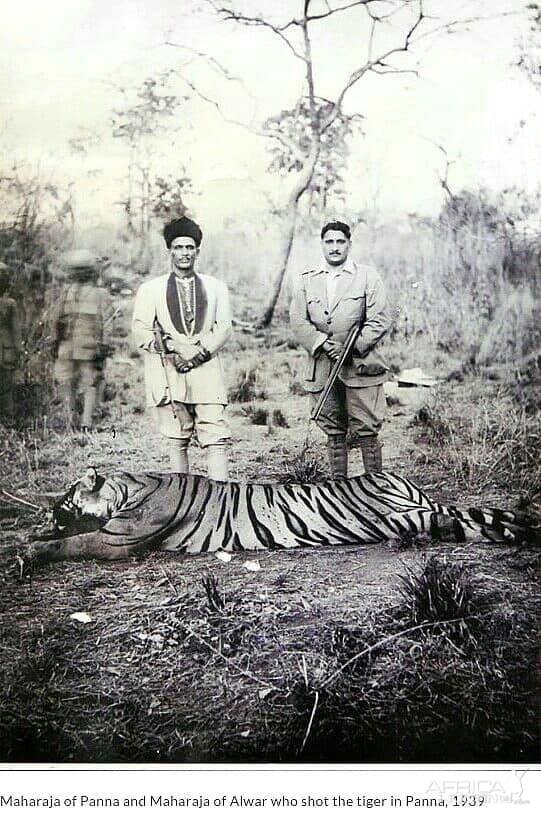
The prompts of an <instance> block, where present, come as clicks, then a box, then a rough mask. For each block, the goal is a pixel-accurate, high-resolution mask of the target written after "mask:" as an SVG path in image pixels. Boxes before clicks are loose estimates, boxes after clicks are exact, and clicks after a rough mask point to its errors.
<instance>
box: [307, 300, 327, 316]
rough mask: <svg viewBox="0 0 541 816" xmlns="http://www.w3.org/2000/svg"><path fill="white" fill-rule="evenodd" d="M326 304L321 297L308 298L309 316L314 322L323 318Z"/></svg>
mask: <svg viewBox="0 0 541 816" xmlns="http://www.w3.org/2000/svg"><path fill="white" fill-rule="evenodd" d="M326 308H327V307H326V304H325V303H324V302H323V300H322V298H320V297H315V296H314V297H310V296H308V297H307V298H306V309H307V311H308V317H309V318H310V320H312V321H313V322H316V321H319V320H321V318H322V317H323V311H324V309H326Z"/></svg>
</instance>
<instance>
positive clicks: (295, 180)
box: [168, 0, 501, 327]
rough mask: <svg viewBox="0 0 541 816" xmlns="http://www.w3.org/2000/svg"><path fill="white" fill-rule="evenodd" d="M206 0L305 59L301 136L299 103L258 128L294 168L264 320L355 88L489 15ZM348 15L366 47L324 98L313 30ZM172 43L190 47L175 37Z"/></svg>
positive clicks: (393, 0) (339, 3) (315, 2)
mask: <svg viewBox="0 0 541 816" xmlns="http://www.w3.org/2000/svg"><path fill="white" fill-rule="evenodd" d="M205 2H206V4H207V5H208V6H209V7H210V8H211V9H212V10H213V12H214V13H215V14H216V15H217V16H218V17H219V19H220V20H222V21H223V22H224V23H229V24H233V25H236V26H248V27H253V28H255V29H259V30H261V31H266V32H267V33H270V34H271V35H272V36H273V37H275V38H276V39H277V40H278V41H279V42H280V43H281V44H282V45H283V47H284V48H285V49H286V51H287V53H288V54H289V56H290V57H291V58H292V59H294V60H296V61H298V62H300V64H301V66H302V87H301V88H300V89H299V95H298V99H299V102H298V104H297V109H298V110H299V112H300V111H301V110H302V112H303V115H304V119H305V123H304V128H303V129H304V133H303V136H302V138H300V139H299V138H295V134H292V133H291V132H289V131H290V128H288V127H287V126H284V125H287V121H285V120H287V119H289V120H290V121H291V120H292V118H293V117H294V111H285V112H284V113H285V114H286V116H285V120H284V117H283V116H282V118H281V119H280V117H276V118H275V125H276V126H274V127H269V126H267V127H266V128H261V129H260V131H259V132H260V133H261V135H265V136H269V137H271V138H272V139H274V140H276V141H277V142H278V143H279V145H280V149H281V154H282V155H283V156H287V157H289V159H290V161H291V166H292V167H294V170H295V172H294V173H293V172H292V173H290V174H288V179H289V180H290V183H289V184H288V185H287V192H286V195H285V200H284V204H283V206H282V208H281V210H282V212H283V214H284V223H285V229H284V232H283V235H282V240H281V244H280V246H279V248H278V260H277V269H276V275H275V277H274V280H273V282H272V284H271V286H270V290H269V294H268V298H267V301H266V302H265V304H264V307H263V310H262V313H261V315H260V317H259V319H258V325H259V326H262V327H265V326H268V325H269V324H270V322H271V321H272V317H273V314H274V310H275V307H276V303H277V301H278V298H279V295H280V291H281V288H282V283H283V280H284V276H285V272H286V269H287V264H288V260H289V257H290V253H291V247H292V244H293V238H294V235H295V227H296V222H297V216H298V211H299V202H300V200H301V198H302V196H303V195H304V194H305V193H306V192H307V191H308V190H309V189H310V186H311V184H312V183H313V180H314V177H315V175H316V174H317V172H318V167H319V164H318V163H319V162H320V158H321V156H322V145H323V143H324V139H325V137H326V134H328V133H329V131H331V129H332V128H333V127H336V124H337V123H342V124H343V125H344V126H345V127H348V126H350V125H351V123H352V122H353V121H354V120H355V118H360V115H359V113H355V114H351V113H350V112H348V111H347V110H346V109H345V104H346V101H347V100H348V97H349V96H350V94H351V91H352V89H353V88H355V87H356V86H357V85H358V84H359V83H360V82H361V81H362V80H364V79H365V78H366V77H368V76H369V75H372V76H373V75H375V74H376V75H383V76H384V75H388V74H404V73H413V74H416V71H415V70H414V69H412V68H411V67H408V63H407V61H406V62H404V60H403V59H401V58H404V57H406V59H407V58H408V56H409V52H410V51H411V50H412V48H413V46H414V45H415V44H416V43H418V42H419V40H422V39H424V38H426V37H428V36H429V35H434V34H437V33H445V32H448V33H451V32H453V31H456V30H458V28H459V27H460V26H461V25H467V24H469V23H472V22H476V21H478V20H479V19H483V18H479V17H475V18H474V17H471V18H467V19H461V20H455V19H452V20H449V19H448V20H446V21H443V22H442V21H441V20H438V19H437V18H435V17H433V16H430V15H428V14H427V13H425V9H424V3H425V2H429V0H296V3H297V4H298V14H297V15H296V16H294V17H288V18H286V19H279V17H280V15H279V10H278V12H277V13H276V14H274V15H273V13H272V12H269V13H268V14H267V15H264V14H262V13H257V14H251V13H248V12H245V11H244V10H243V8H241V7H242V6H243V0H205ZM346 16H349V17H351V24H352V25H357V24H358V23H359V19H360V18H362V19H364V22H365V26H366V29H365V30H366V35H365V38H364V43H363V48H362V49H361V48H359V52H361V50H362V55H361V53H359V59H358V62H357V65H356V66H355V67H354V69H353V70H351V71H350V73H348V74H347V75H345V76H343V77H342V79H341V82H340V84H339V87H338V89H337V91H336V92H335V94H334V98H333V99H330V100H329V99H325V100H323V99H322V96H321V95H320V93H319V89H318V87H317V86H318V84H319V82H318V79H319V76H320V73H321V72H320V71H319V68H320V58H319V56H318V55H317V53H316V49H315V48H314V32H315V31H316V29H317V28H318V27H321V26H325V25H326V24H328V23H329V21H331V19H332V18H338V17H340V18H342V17H346ZM499 16H501V15H499ZM485 19H486V18H485ZM168 44H169V45H175V46H176V47H183V48H185V46H181V45H180V46H179V44H176V43H172V42H169V43H168ZM187 50H190V49H187ZM192 53H193V54H195V56H196V57H197V58H198V59H200V58H206V59H207V60H209V65H211V68H212V69H213V70H214V71H218V72H219V73H221V74H222V76H224V77H225V78H227V79H238V78H236V77H232V76H231V75H230V74H229V73H228V71H227V69H226V68H224V67H223V66H222V65H221V64H220V63H218V62H217V61H216V60H211V59H210V58H208V57H205V55H203V54H201V53H200V52H192ZM183 79H184V81H185V82H187V84H188V85H189V87H190V88H191V89H192V91H194V93H195V94H196V95H198V96H199V97H200V98H201V99H204V100H205V101H206V102H209V103H211V104H212V105H214V106H215V107H216V109H217V110H219V111H220V113H221V114H222V116H223V117H224V119H226V120H227V121H232V120H231V119H228V118H227V117H226V116H225V115H224V113H223V111H222V110H221V106H220V104H219V102H218V101H216V100H213V99H211V98H210V97H209V96H208V94H207V93H203V92H201V91H200V90H199V88H198V87H197V85H196V84H195V83H194V82H193V81H191V80H189V79H187V78H186V77H185V76H184V77H183ZM270 121H271V120H269V122H270ZM236 124H243V126H244V127H248V128H249V129H250V130H252V131H254V127H253V124H252V123H249V124H248V123H239V122H237V123H236ZM267 124H269V123H267ZM278 124H279V125H280V126H278Z"/></svg>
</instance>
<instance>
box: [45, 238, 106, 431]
mask: <svg viewBox="0 0 541 816" xmlns="http://www.w3.org/2000/svg"><path fill="white" fill-rule="evenodd" d="M62 265H63V267H64V269H65V271H66V273H67V276H68V281H67V282H66V283H65V284H64V286H63V287H62V291H61V293H60V297H59V301H58V304H57V306H56V308H55V309H54V312H53V316H52V320H51V341H52V347H53V353H54V356H55V366H54V377H55V382H56V386H57V391H58V395H59V397H60V399H61V402H62V405H63V409H64V411H65V423H66V428H67V429H68V430H71V429H72V428H77V427H81V428H82V429H86V430H90V429H91V428H92V423H93V418H94V411H95V408H96V403H97V394H98V385H99V380H100V377H101V376H102V369H103V353H104V343H103V315H104V305H105V304H104V292H103V289H102V288H101V287H99V286H98V284H97V278H98V260H97V258H96V257H95V256H94V255H93V254H92V253H91V252H89V251H88V250H86V249H76V250H73V251H71V252H68V253H66V255H65V256H64V258H63V263H62ZM79 392H82V400H83V409H82V415H81V417H80V418H79V416H78V413H77V410H76V409H77V396H78V394H79ZM79 419H80V421H79Z"/></svg>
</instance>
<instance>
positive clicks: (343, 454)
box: [327, 435, 348, 479]
mask: <svg viewBox="0 0 541 816" xmlns="http://www.w3.org/2000/svg"><path fill="white" fill-rule="evenodd" d="M327 452H328V454H329V465H330V467H331V477H332V478H333V479H347V477H348V449H347V446H346V437H345V436H342V435H341V436H329V437H328V439H327Z"/></svg>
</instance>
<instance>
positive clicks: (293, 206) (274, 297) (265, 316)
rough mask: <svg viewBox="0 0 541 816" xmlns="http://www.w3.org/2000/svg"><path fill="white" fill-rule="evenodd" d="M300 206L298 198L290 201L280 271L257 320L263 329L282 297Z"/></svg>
mask: <svg viewBox="0 0 541 816" xmlns="http://www.w3.org/2000/svg"><path fill="white" fill-rule="evenodd" d="M298 208H299V200H298V199H293V200H292V201H289V202H288V207H287V219H286V226H285V230H284V234H283V236H282V240H281V245H280V251H279V253H278V264H277V266H278V271H277V274H276V277H275V279H274V281H273V282H272V284H271V291H270V294H269V297H268V299H267V302H266V304H265V306H264V307H263V312H262V314H261V316H260V317H259V319H258V321H257V327H258V328H261V329H263V328H266V327H267V326H270V324H271V322H272V318H273V316H274V310H275V308H276V304H277V302H278V298H279V297H280V292H281V290H282V283H283V282H284V278H285V274H286V271H287V264H288V262H289V256H290V255H291V247H292V245H293V239H294V237H295V226H296V223H297V210H298Z"/></svg>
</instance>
